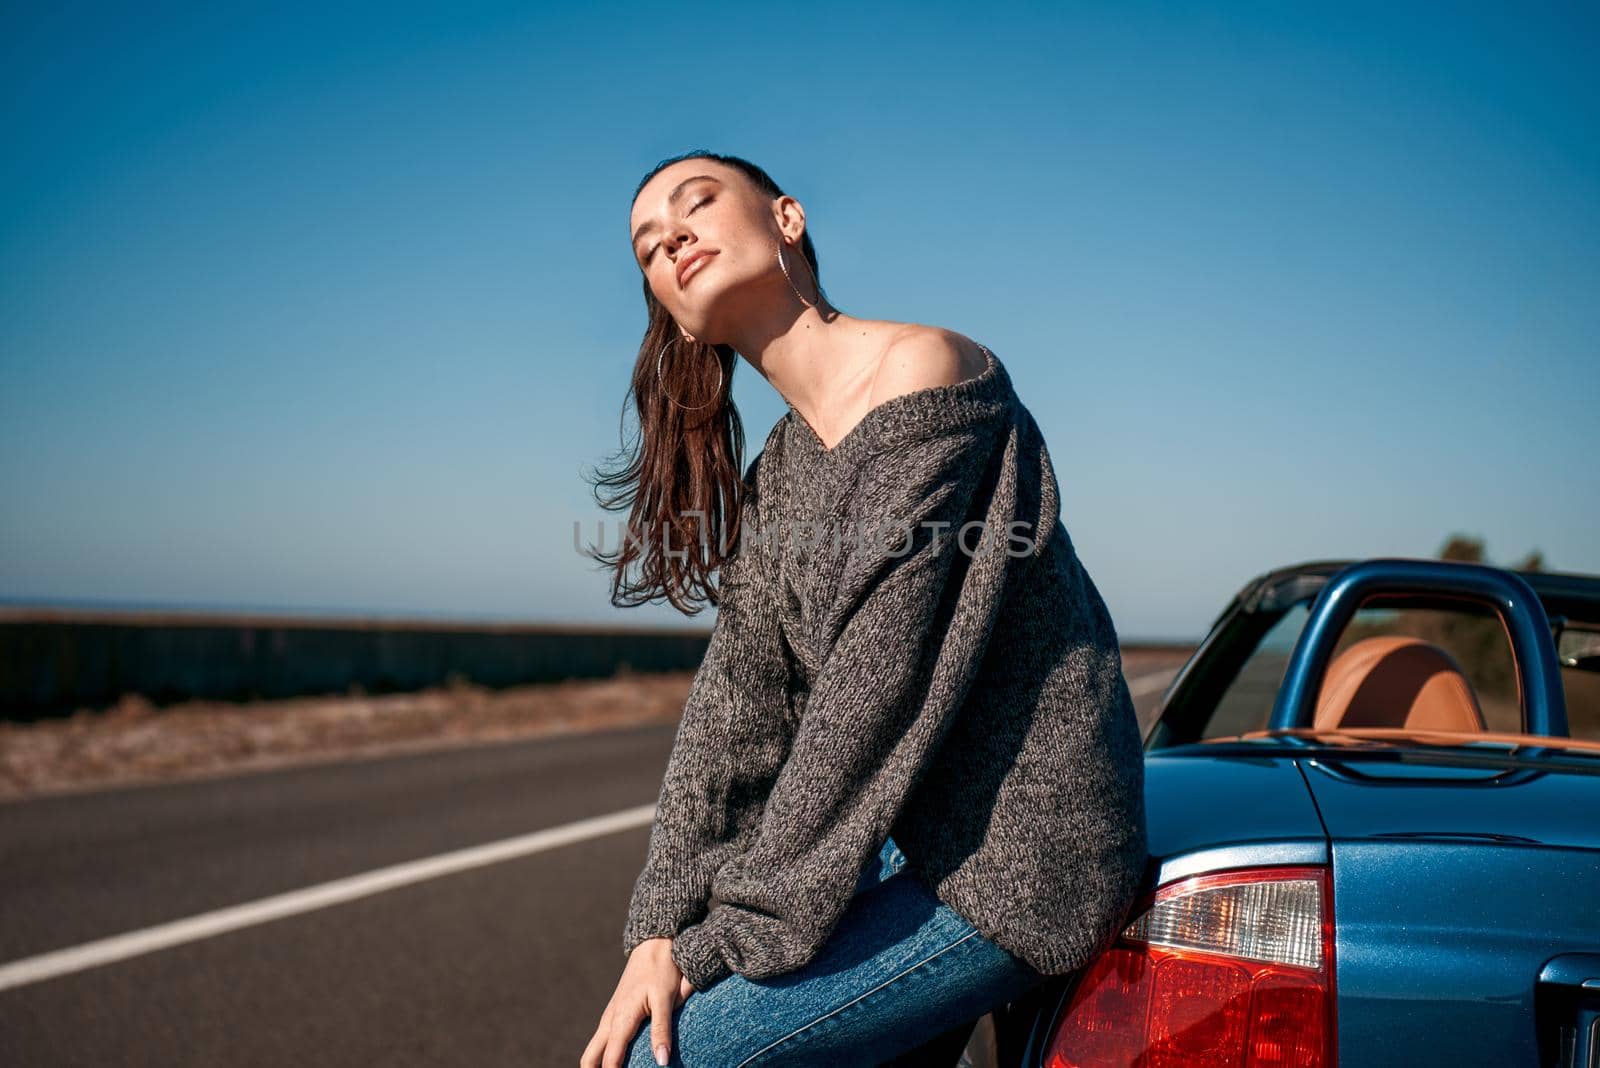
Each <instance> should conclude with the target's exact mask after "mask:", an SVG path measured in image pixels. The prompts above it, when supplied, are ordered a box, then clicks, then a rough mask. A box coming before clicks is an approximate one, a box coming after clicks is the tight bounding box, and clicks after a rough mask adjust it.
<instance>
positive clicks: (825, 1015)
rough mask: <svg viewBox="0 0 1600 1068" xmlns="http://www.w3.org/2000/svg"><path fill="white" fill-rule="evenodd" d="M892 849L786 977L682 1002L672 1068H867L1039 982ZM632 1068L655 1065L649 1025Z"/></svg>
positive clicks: (713, 990)
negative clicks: (813, 952) (907, 869)
mask: <svg viewBox="0 0 1600 1068" xmlns="http://www.w3.org/2000/svg"><path fill="white" fill-rule="evenodd" d="M905 862H906V858H905V855H904V854H903V853H901V852H900V850H899V848H898V847H897V846H896V845H895V843H894V839H892V838H891V839H889V840H888V841H886V842H885V843H884V845H883V849H882V850H881V851H880V852H879V854H878V855H877V856H876V857H874V858H873V859H872V861H871V862H869V863H868V864H867V865H866V867H864V868H863V869H862V872H861V877H860V879H859V880H858V881H857V883H856V889H855V896H854V897H853V898H852V899H851V902H850V905H849V907H848V908H847V909H846V911H845V913H844V915H843V916H842V917H841V918H840V920H839V924H838V926H837V927H836V928H835V929H834V931H833V933H832V934H831V935H830V936H829V938H828V941H827V943H826V944H825V945H824V946H823V947H822V949H821V951H820V952H819V953H818V954H817V956H816V957H815V958H813V959H812V960H811V961H810V962H809V963H807V964H805V965H804V966H803V967H800V968H797V969H796V970H794V971H792V972H786V973H784V974H783V975H776V976H772V977H770V978H767V979H746V978H745V977H744V976H742V975H739V974H737V973H735V974H733V975H730V976H728V977H726V978H724V979H721V980H719V981H718V982H715V983H713V984H712V985H711V986H710V987H709V988H707V989H706V990H697V991H694V992H693V993H691V994H690V995H689V996H688V998H686V999H685V1000H684V1003H683V1004H682V1005H681V1006H679V1007H678V1009H677V1011H676V1012H674V1013H673V1023H672V1030H673V1042H672V1059H671V1062H670V1063H671V1064H673V1065H677V1066H682V1068H743V1066H745V1065H813V1064H814V1065H826V1066H828V1068H841V1066H844V1065H850V1066H865V1065H873V1064H877V1063H879V1062H880V1061H884V1060H888V1059H890V1058H892V1057H894V1056H895V1055H896V1054H899V1053H902V1052H904V1051H906V1050H910V1049H914V1048H916V1047H917V1046H920V1045H921V1044H922V1043H924V1042H926V1041H928V1040H929V1039H931V1038H933V1037H934V1036H936V1035H938V1034H939V1033H941V1032H943V1031H946V1030H948V1029H950V1028H952V1027H954V1026H956V1025H957V1024H962V1023H965V1022H967V1021H972V1020H976V1019H978V1018H979V1017H980V1016H982V1015H983V1014H984V1013H986V1012H989V1011H990V1010H991V1009H994V1008H996V1007H997V1006H1000V1005H1003V1004H1005V1003H1006V1002H1008V1001H1013V1000H1016V999H1017V998H1018V997H1020V996H1021V995H1022V994H1024V993H1025V992H1027V991H1028V990H1030V989H1032V988H1033V987H1034V986H1035V985H1037V984H1038V983H1041V982H1043V981H1044V978H1045V977H1044V976H1043V975H1041V974H1040V973H1039V972H1038V971H1036V970H1035V969H1034V968H1033V967H1032V966H1031V965H1029V964H1028V963H1027V962H1026V961H1023V960H1021V959H1020V958H1018V957H1015V956H1013V955H1012V954H1010V953H1008V952H1007V951H1006V950H1004V949H1002V948H1000V947H999V946H997V945H995V944H994V943H993V942H991V941H990V940H988V939H987V938H985V937H984V936H983V935H981V934H979V933H978V931H977V929H976V928H974V927H973V926H972V924H970V923H968V922H967V920H966V919H964V918H963V917H962V916H961V914H960V913H958V912H956V911H955V910H954V909H952V908H951V907H950V906H948V905H946V904H945V903H944V902H942V901H940V900H939V899H938V898H937V897H935V896H934V895H933V893H932V892H931V891H930V890H929V889H928V888H927V887H926V886H924V885H923V883H922V882H921V881H920V880H919V879H917V878H916V877H915V876H913V875H911V874H910V873H902V872H901V869H902V868H903V867H904V866H905ZM626 1063H627V1065H628V1066H629V1068H649V1066H652V1065H654V1064H655V1063H656V1060H655V1055H654V1054H653V1053H652V1052H651V1050H650V1021H649V1020H648V1019H646V1020H645V1021H644V1023H643V1024H642V1025H641V1028H640V1031H639V1033H638V1035H637V1036H635V1038H634V1042H633V1046H632V1048H631V1049H630V1051H629V1056H628V1060H627V1062H626Z"/></svg>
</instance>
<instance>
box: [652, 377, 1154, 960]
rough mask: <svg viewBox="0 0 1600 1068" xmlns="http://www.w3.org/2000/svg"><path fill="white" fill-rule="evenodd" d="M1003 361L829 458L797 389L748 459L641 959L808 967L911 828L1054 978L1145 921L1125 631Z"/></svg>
mask: <svg viewBox="0 0 1600 1068" xmlns="http://www.w3.org/2000/svg"><path fill="white" fill-rule="evenodd" d="M984 354H985V357H986V359H987V368H986V369H985V370H984V372H983V373H982V374H981V375H979V376H978V377H976V378H970V379H967V380H965V381H963V382H960V383H957V384H954V385H946V386H935V387H931V388H926V389H921V390H917V391H915V392H912V393H906V394H902V395H900V396H898V397H893V398H891V399H890V400H888V401H886V402H883V403H881V404H880V405H878V406H877V407H875V408H873V409H871V410H870V411H869V412H868V413H867V415H866V416H865V417H864V418H863V419H862V420H861V422H860V423H858V424H857V425H856V427H855V428H854V429H853V430H851V431H850V433H849V434H847V435H846V436H845V437H844V438H843V439H842V440H841V441H840V442H838V444H837V445H836V446H835V447H834V448H832V449H828V448H826V447H825V446H824V445H823V443H822V441H821V440H820V439H819V438H818V437H817V436H816V434H815V432H814V431H812V429H811V428H810V426H809V425H808V424H807V423H806V422H805V420H804V419H803V418H802V417H801V416H800V414H799V412H797V411H795V410H794V409H793V408H792V407H791V408H790V411H789V412H788V414H787V415H785V416H784V417H783V418H782V419H780V420H779V421H778V422H777V424H775V425H774V426H773V428H772V432H771V433H770V434H769V435H768V437H767V441H766V445H765V447H764V448H763V449H762V451H761V453H760V454H759V455H757V456H756V458H755V459H754V460H753V461H752V462H751V464H750V466H749V469H748V470H747V471H746V473H745V480H744V481H745V486H746V490H747V495H746V497H745V503H744V508H745V509H746V511H744V512H743V513H742V517H741V522H742V524H743V526H744V531H743V534H742V536H741V538H740V541H739V544H738V545H737V546H736V547H735V551H734V552H733V555H731V556H730V557H729V558H728V559H727V560H726V561H725V562H724V564H723V566H722V570H721V573H720V590H721V601H720V604H719V607H718V614H717V619H716V623H715V625H714V626H713V628H712V634H711V642H710V645H709V647H708V648H707V650H706V654H705V657H704V659H703V661H702V662H701V664H700V667H699V670H698V671H697V672H696V674H695V677H694V681H693V685H692V689H691V691H690V694H689V698H688V701H687V702H686V704H685V706H684V709H683V716H682V719H681V721H680V723H679V726H678V730H677V736H676V741H675V742H674V745H673V749H672V755H671V757H670V758H669V760H668V764H667V770H666V775H665V778H664V780H663V782H662V787H661V796H660V800H659V803H658V805H657V808H656V814H655V820H654V824H653V826H652V828H651V833H650V845H649V850H648V854H647V857H646V860H645V865H644V869H643V871H642V872H641V873H640V875H639V878H638V881H637V882H636V884H635V886H634V889H633V898H632V902H631V904H630V906H629V909H628V916H627V922H626V925H625V928H624V933H623V948H624V952H625V953H628V952H631V951H632V950H633V948H634V946H636V945H637V944H638V943H639V942H640V941H642V940H644V939H646V938H650V937H656V936H669V937H672V938H673V946H672V953H673V957H674V959H675V960H676V961H677V963H678V966H679V968H681V969H682V971H683V974H684V975H685V976H686V977H687V978H688V979H689V981H690V982H691V983H693V984H694V985H695V987H696V988H698V989H701V990H704V989H705V988H706V987H708V986H709V985H711V984H712V983H714V982H716V981H718V980H719V979H721V978H723V977H725V976H727V975H728V974H729V973H730V972H738V973H739V974H741V975H743V976H746V977H747V978H751V979H758V978H764V977H768V976H774V975H779V974H782V973H784V972H788V971H791V970H793V969H795V968H798V967H800V966H802V965H804V964H805V963H806V962H807V961H809V960H811V959H812V957H813V956H815V955H816V953H817V951H818V950H819V949H820V948H821V947H822V945H823V943H824V942H825V941H826V940H827V938H828V935H829V934H830V932H831V931H832V930H833V928H834V926H835V924H836V923H837V922H838V920H839V918H840V916H841V915H842V914H843V912H844V910H845V907H846V906H847V905H848V904H849V901H850V897H851V893H852V890H853V888H854V886H855V883H856V879H857V876H858V874H859V873H860V870H861V868H862V866H863V865H864V864H865V863H866V862H867V860H868V859H869V858H870V857H872V856H873V855H874V854H876V853H877V851H878V849H879V848H880V846H881V845H882V843H883V841H884V839H885V837H886V836H889V835H891V834H892V835H893V837H894V839H895V842H896V843H897V844H898V845H899V846H900V848H901V850H902V851H903V852H904V853H905V855H906V857H907V866H906V870H907V871H908V872H910V873H911V874H912V875H913V876H914V877H916V878H918V879H921V880H922V881H923V882H924V883H925V884H926V885H927V886H928V887H929V888H930V889H931V890H932V891H933V892H934V893H935V894H937V896H938V897H939V898H940V899H941V900H943V901H944V902H946V903H947V904H949V905H950V906H951V907H952V908H954V909H955V910H956V911H957V912H959V913H961V914H962V915H963V916H964V917H966V918H967V920H968V921H970V922H971V923H972V924H973V926H975V927H976V928H977V929H978V930H979V931H980V932H981V933H982V934H983V935H984V936H985V937H987V938H990V939H992V940H993V941H995V942H997V943H998V944H999V945H1001V946H1002V947H1004V948H1005V949H1007V950H1009V951H1010V952H1012V953H1013V954H1015V955H1016V956H1018V957H1021V958H1022V959H1024V960H1026V961H1027V962H1029V963H1030V964H1032V965H1033V966H1034V967H1035V968H1036V969H1038V970H1039V971H1041V972H1043V973H1045V974H1063V973H1066V972H1069V971H1073V970H1075V969H1077V968H1078V967H1080V966H1081V965H1083V964H1084V963H1085V962H1086V961H1087V960H1089V959H1090V958H1091V957H1093V956H1094V955H1095V954H1097V953H1098V952H1099V951H1100V950H1101V949H1103V948H1104V947H1105V946H1107V945H1108V944H1109V943H1110V941H1111V939H1113V938H1114V937H1115V935H1116V933H1117V931H1118V930H1119V929H1120V928H1121V926H1122V925H1123V923H1124V922H1125V920H1126V918H1127V916H1126V914H1127V912H1128V910H1129V908H1130V906H1131V905H1132V903H1133V898H1134V895H1135V893H1136V892H1137V889H1138V885H1139V882H1140V879H1141V876H1142V874H1143V869H1144V866H1145V862H1146V858H1147V853H1146V847H1147V843H1146V837H1145V832H1146V828H1145V812H1144V758H1143V752H1142V747H1141V740H1140V736H1139V728H1138V723H1137V720H1136V718H1135V714H1134V708H1133V701H1132V698H1131V697H1130V695H1129V693H1128V687H1127V684H1126V683H1125V682H1124V680H1123V676H1122V660H1121V653H1120V651H1119V649H1118V645H1117V636H1116V633H1115V630H1114V628H1113V625H1112V621H1111V618H1110V616H1109V614H1108V613H1107V611H1106V606H1105V603H1104V602H1103V601H1102V600H1101V597H1100V593H1099V591H1098V590H1097V589H1096V588H1095V584H1094V583H1093V581H1091V579H1090V577H1089V574H1088V572H1087V571H1086V570H1085V569H1084V567H1083V566H1082V564H1081V563H1080V562H1079V560H1078V556H1077V553H1076V552H1075V551H1074V549H1073V546H1072V541H1071V539H1070V538H1069V537H1068V535H1067V530H1066V528H1065V527H1064V526H1063V525H1062V523H1061V518H1060V499H1059V488H1058V486H1057V483H1056V478H1055V473H1054V471H1053V469H1052V467H1051V462H1050V458H1049V454H1048V452H1047V451H1046V448H1045V444H1044V441H1043V440H1042V438H1041V436H1040V432H1039V428H1038V426H1037V424H1036V423H1035V422H1034V419H1033V416H1032V415H1031V414H1030V413H1029V412H1028V410H1027V408H1026V407H1024V406H1023V404H1022V402H1021V401H1020V400H1019V399H1018V398H1017V395H1016V393H1015V392H1014V390H1013V388H1012V383H1011V378H1010V375H1009V374H1008V373H1007V372H1006V369H1005V367H1004V366H1003V365H1002V364H1001V363H1000V361H999V359H998V358H997V357H996V356H995V355H994V354H993V353H992V352H990V351H989V350H988V349H987V348H985V349H984ZM966 524H970V525H966ZM964 525H966V526H965V528H964V529H963V527H964ZM715 533H716V532H708V536H715ZM958 533H960V535H961V536H960V538H959V540H958V537H957V535H958Z"/></svg>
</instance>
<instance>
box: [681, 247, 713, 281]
mask: <svg viewBox="0 0 1600 1068" xmlns="http://www.w3.org/2000/svg"><path fill="white" fill-rule="evenodd" d="M715 255H716V252H715V251H714V250H711V249H706V250H705V251H702V252H695V253H691V254H690V256H689V258H688V259H686V260H684V261H683V262H682V263H680V264H678V288H680V289H682V288H683V286H684V285H685V284H687V283H688V281H689V278H690V276H691V275H692V274H693V273H694V272H695V271H697V270H699V269H700V268H699V266H698V265H699V264H700V262H701V261H703V260H708V259H710V258H711V257H712V256H715Z"/></svg>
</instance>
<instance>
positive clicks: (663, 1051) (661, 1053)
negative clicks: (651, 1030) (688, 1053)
mask: <svg viewBox="0 0 1600 1068" xmlns="http://www.w3.org/2000/svg"><path fill="white" fill-rule="evenodd" d="M656 1063H657V1064H659V1065H662V1066H663V1068H665V1065H666V1063H667V1047H665V1046H657V1047H656Z"/></svg>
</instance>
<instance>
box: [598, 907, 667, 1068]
mask: <svg viewBox="0 0 1600 1068" xmlns="http://www.w3.org/2000/svg"><path fill="white" fill-rule="evenodd" d="M692 993H694V985H693V984H692V983H690V982H689V980H687V979H685V978H684V977H683V972H681V971H679V970H678V962H677V961H675V960H673V959H672V939H670V938H647V939H645V940H644V941H643V942H640V943H639V944H638V945H637V946H634V947H633V952H632V953H630V954H629V955H628V966H627V967H626V968H624V969H623V970H622V978H621V979H619V980H617V990H616V993H614V994H612V995H611V1001H610V1003H609V1004H607V1005H606V1011H605V1012H603V1013H602V1014H601V1015H600V1026H599V1028H597V1029H596V1030H595V1033H594V1037H593V1038H591V1039H590V1040H589V1044H588V1045H587V1046H586V1047H584V1050H583V1058H582V1059H581V1060H580V1061H579V1062H578V1063H579V1064H580V1065H581V1068H622V1066H623V1065H624V1064H625V1063H626V1061H627V1057H628V1050H629V1049H630V1048H631V1047H632V1046H633V1040H634V1036H635V1035H637V1034H638V1033H639V1024H640V1023H641V1022H643V1020H644V1018H645V1017H646V1016H648V1017H650V1048H651V1049H653V1050H655V1054H656V1063H657V1064H666V1063H667V1060H668V1058H669V1056H670V1055H671V1052H672V1013H673V1010H674V1009H676V1008H677V1007H678V1006H679V1005H682V1004H683V1003H684V1001H686V1000H687V999H688V997H689V995H690V994H692Z"/></svg>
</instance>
